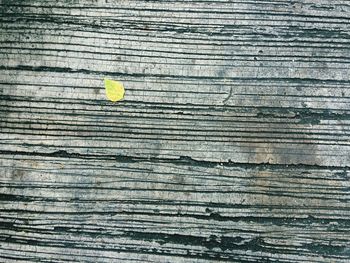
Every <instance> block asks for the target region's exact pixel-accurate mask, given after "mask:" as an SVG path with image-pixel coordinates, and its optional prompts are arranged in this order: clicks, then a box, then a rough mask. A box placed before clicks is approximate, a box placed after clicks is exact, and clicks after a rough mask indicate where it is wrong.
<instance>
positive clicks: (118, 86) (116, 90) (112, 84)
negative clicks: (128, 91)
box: [105, 79, 125, 102]
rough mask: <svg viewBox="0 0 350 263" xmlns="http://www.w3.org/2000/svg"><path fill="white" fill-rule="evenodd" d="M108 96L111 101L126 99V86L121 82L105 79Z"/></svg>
mask: <svg viewBox="0 0 350 263" xmlns="http://www.w3.org/2000/svg"><path fill="white" fill-rule="evenodd" d="M105 88H106V95H107V98H108V99H109V100H110V101H113V102H116V101H118V100H121V99H123V98H124V93H125V90H124V86H123V84H122V83H121V82H119V81H115V80H111V79H105Z"/></svg>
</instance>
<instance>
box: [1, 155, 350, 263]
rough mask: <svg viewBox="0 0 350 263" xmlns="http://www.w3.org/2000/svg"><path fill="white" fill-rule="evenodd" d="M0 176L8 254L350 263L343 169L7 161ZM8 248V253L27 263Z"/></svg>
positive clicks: (33, 159) (105, 160) (43, 159)
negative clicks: (85, 251)
mask: <svg viewBox="0 0 350 263" xmlns="http://www.w3.org/2000/svg"><path fill="white" fill-rule="evenodd" d="M0 172H1V174H2V175H3V176H2V178H1V181H0V184H1V186H2V193H3V194H2V208H1V213H0V214H1V216H0V220H1V221H2V223H3V225H4V228H3V229H2V230H1V239H2V244H4V242H5V243H6V241H7V242H9V243H11V244H16V243H20V244H23V246H24V248H25V249H24V250H25V251H31V250H33V249H34V247H35V248H36V250H37V253H38V252H39V253H38V254H36V255H33V257H34V258H36V259H38V258H39V259H40V258H42V257H50V258H51V259H60V257H61V253H63V252H64V251H65V250H66V246H67V245H68V246H69V247H70V248H71V252H70V253H72V254H73V255H72V256H74V257H75V258H76V259H79V257H80V256H79V255H80V254H81V250H76V248H81V249H94V250H95V251H98V252H97V253H98V257H100V258H101V257H102V258H104V260H107V259H108V256H109V253H112V254H111V255H112V256H113V255H114V256H115V254H114V253H115V252H117V251H120V252H129V253H130V254H135V253H136V254H137V253H144V254H146V255H147V254H153V253H154V254H156V255H157V254H160V255H162V254H164V255H167V256H177V257H182V258H183V260H190V261H191V258H199V259H200V258H202V259H218V260H219V259H222V260H241V261H247V262H249V261H260V260H261V259H262V258H264V257H267V258H269V259H270V260H280V261H281V262H293V261H295V260H298V261H308V262H310V261H322V260H326V261H327V258H335V259H337V262H346V261H347V260H348V255H349V254H348V252H349V251H348V248H349V245H350V239H349V236H348V235H347V234H346V233H347V232H348V231H349V230H350V229H349V228H350V225H349V220H348V218H349V213H350V210H349V202H348V201H349V195H348V189H349V180H348V179H349V177H348V176H349V172H348V171H347V170H344V169H342V168H338V169H327V168H312V167H294V166H292V167H288V166H272V165H267V166H259V165H258V166H257V165H251V166H248V167H247V166H244V165H242V166H237V165H220V164H211V165H209V164H208V163H206V162H203V163H200V162H195V161H191V160H179V161H177V162H174V161H172V162H167V161H164V160H137V159H123V160H121V159H114V158H100V159H98V160H96V159H86V158H82V157H71V158H63V157H43V156H30V155H16V156H9V155H4V156H2V157H1V171H0ZM62 246H64V248H62ZM11 247H12V248H13V245H5V246H4V247H2V251H1V253H4V254H6V255H7V254H11V255H12V256H13V257H14V256H16V257H17V256H20V255H21V254H22V253H23V251H22V250H21V251H19V252H15V251H12V250H11ZM51 247H53V250H54V251H56V249H57V251H56V253H57V254H56V255H54V254H50V253H48V252H52V251H50V250H49V248H51ZM30 254H31V253H29V255H30ZM152 257H153V256H151V257H150V258H149V259H152ZM322 257H324V258H323V259H322ZM95 258H96V256H93V257H92V258H91V259H90V260H92V261H93V260H94V259H95ZM153 259H154V260H155V259H156V257H155V258H153ZM163 260H165V259H162V260H161V261H163ZM168 260H170V258H169V259H168ZM173 260H175V259H173Z"/></svg>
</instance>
